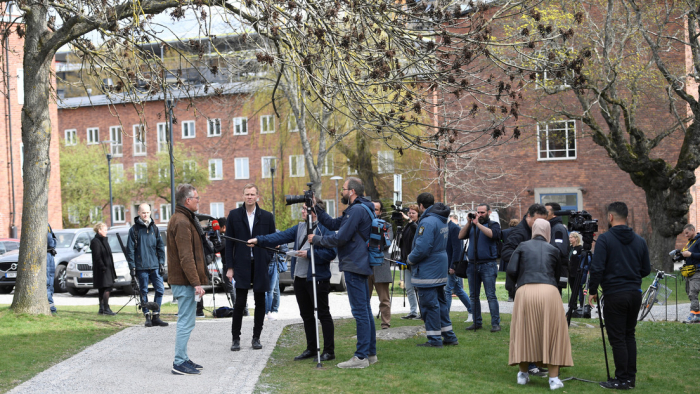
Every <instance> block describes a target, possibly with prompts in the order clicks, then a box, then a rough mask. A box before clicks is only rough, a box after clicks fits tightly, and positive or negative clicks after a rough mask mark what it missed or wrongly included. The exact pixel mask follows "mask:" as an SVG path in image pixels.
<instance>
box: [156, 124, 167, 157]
mask: <svg viewBox="0 0 700 394" xmlns="http://www.w3.org/2000/svg"><path fill="white" fill-rule="evenodd" d="M157 127H158V152H167V151H168V124H167V123H158V125H157Z"/></svg>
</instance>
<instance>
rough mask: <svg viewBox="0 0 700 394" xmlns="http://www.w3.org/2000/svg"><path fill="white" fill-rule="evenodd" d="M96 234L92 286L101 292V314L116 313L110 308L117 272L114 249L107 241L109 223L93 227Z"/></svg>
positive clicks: (93, 251) (93, 250) (92, 246)
mask: <svg viewBox="0 0 700 394" xmlns="http://www.w3.org/2000/svg"><path fill="white" fill-rule="evenodd" d="M93 230H94V231H95V233H96V235H95V238H93V239H92V241H91V242H90V250H91V252H92V287H94V288H96V289H98V291H99V292H100V298H99V299H100V310H99V311H98V312H97V313H99V314H100V315H110V316H113V315H115V313H114V312H112V309H110V308H109V292H110V291H111V290H112V286H113V285H114V281H115V280H116V279H117V272H116V271H115V270H114V260H113V259H112V249H111V248H110V247H109V242H108V241H107V225H106V224H104V223H102V222H99V223H97V224H96V225H95V227H94V228H93Z"/></svg>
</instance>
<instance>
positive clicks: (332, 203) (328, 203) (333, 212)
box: [323, 200, 338, 218]
mask: <svg viewBox="0 0 700 394" xmlns="http://www.w3.org/2000/svg"><path fill="white" fill-rule="evenodd" d="M323 202H324V203H325V204H326V213H327V214H328V215H330V217H332V218H334V217H336V216H338V214H337V213H336V209H337V208H338V207H336V206H335V200H323ZM331 206H332V207H333V209H332V210H331V209H330V208H329V207H331Z"/></svg>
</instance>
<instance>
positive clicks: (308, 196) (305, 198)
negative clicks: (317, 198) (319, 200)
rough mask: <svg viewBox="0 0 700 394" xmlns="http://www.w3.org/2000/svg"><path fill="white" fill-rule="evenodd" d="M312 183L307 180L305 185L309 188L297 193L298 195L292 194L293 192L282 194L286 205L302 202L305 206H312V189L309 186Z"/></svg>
mask: <svg viewBox="0 0 700 394" xmlns="http://www.w3.org/2000/svg"><path fill="white" fill-rule="evenodd" d="M313 185H314V183H313V182H309V183H307V184H306V186H308V187H309V190H304V194H299V195H293V194H286V195H285V196H284V199H285V201H286V202H287V205H294V204H301V203H304V205H306V206H307V207H309V208H310V207H312V206H313V205H314V191H313V190H311V187H312V186H313Z"/></svg>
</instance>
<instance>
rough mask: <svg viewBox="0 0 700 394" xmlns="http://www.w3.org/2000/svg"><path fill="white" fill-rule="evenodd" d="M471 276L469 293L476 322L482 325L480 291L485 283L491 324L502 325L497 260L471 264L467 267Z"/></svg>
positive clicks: (468, 274)
mask: <svg viewBox="0 0 700 394" xmlns="http://www.w3.org/2000/svg"><path fill="white" fill-rule="evenodd" d="M467 276H468V277H469V295H470V298H471V301H472V311H473V312H474V313H473V315H474V324H475V325H477V326H480V325H481V324H482V322H481V302H480V301H479V293H480V292H481V284H482V283H483V284H484V292H486V299H487V300H488V301H489V311H490V312H491V325H492V326H499V325H501V315H500V314H499V312H498V299H497V298H496V277H497V276H498V266H497V265H496V262H495V261H489V262H488V263H481V264H472V263H470V264H469V267H467Z"/></svg>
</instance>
